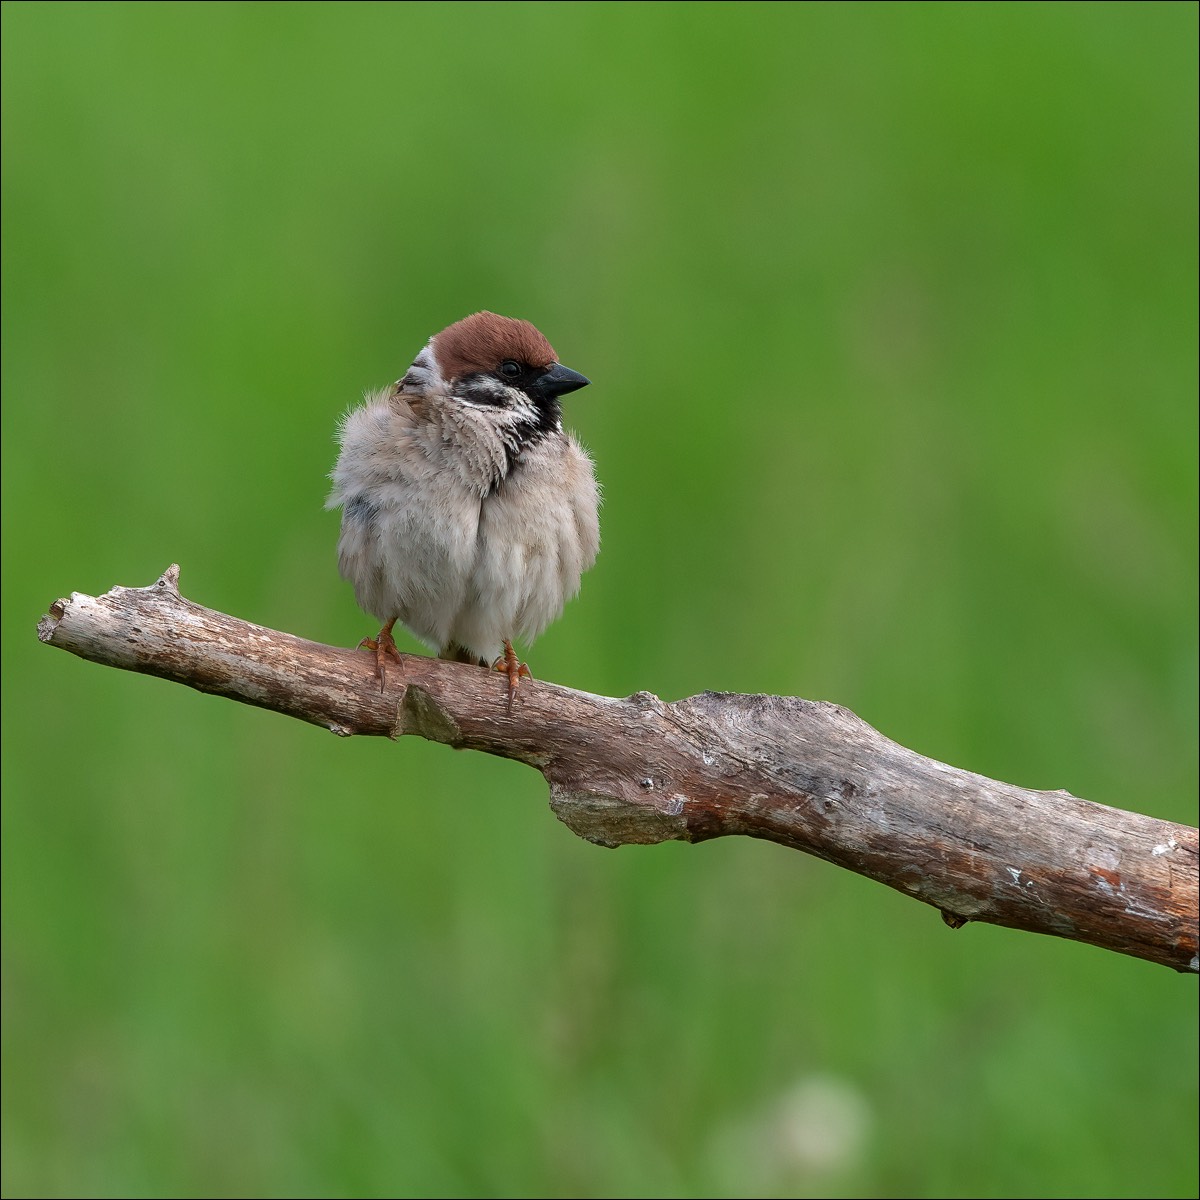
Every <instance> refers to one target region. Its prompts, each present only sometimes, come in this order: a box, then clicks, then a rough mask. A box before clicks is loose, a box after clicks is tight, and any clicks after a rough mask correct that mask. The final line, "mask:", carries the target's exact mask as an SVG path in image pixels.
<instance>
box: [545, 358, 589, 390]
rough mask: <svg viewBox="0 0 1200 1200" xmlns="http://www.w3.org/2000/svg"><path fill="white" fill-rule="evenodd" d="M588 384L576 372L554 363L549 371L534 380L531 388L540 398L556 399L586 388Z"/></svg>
mask: <svg viewBox="0 0 1200 1200" xmlns="http://www.w3.org/2000/svg"><path fill="white" fill-rule="evenodd" d="M588 383H589V380H588V379H586V378H585V377H584V376H583V375H580V373H579V372H578V371H572V370H571V368H570V367H564V366H563V365H562V363H555V364H554V366H552V367H551V368H550V370H548V371H547V372H546V373H545V374H544V375H541V376H539V377H538V378H537V380H535V382H534V385H533V386H534V387H535V388H536V389H537V391H538V392H539V393H540V394H541V395H542V396H547V397H558V396H565V395H566V394H567V393H568V392H574V391H577V390H578V389H579V388H581V387H587V385H588Z"/></svg>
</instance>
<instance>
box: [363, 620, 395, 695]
mask: <svg viewBox="0 0 1200 1200" xmlns="http://www.w3.org/2000/svg"><path fill="white" fill-rule="evenodd" d="M395 623H396V618H395V617H393V618H392V619H391V620H390V621H389V622H388V623H387V624H386V625H385V626H384V627H383V628H382V629H381V630H380V631H379V636H378V637H377V638H363V640H362V641H361V642H359V643H358V648H359V649H360V650H363V649H366V650H372V651H374V653H375V674H376V676H377V677H378V679H379V690H380V691H381V692H382V691H383V687H384V684H385V683H386V682H387V671H386V668H385V667H384V663H385V662H386V661H387V659H388V658H389V656H390V657H391V658H394V659H395V660H396V661H397V662H398V663H399V664H400V673H401V674H403V673H404V660H403V659H402V658H401V657H400V651H399V650H397V649H396V643H395V642H394V641H393V640H392V626H393V625H395Z"/></svg>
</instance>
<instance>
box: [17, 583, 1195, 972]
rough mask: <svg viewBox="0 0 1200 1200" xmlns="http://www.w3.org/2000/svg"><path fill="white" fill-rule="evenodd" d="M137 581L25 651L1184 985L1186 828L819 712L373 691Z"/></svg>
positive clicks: (435, 690)
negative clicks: (522, 787) (400, 743)
mask: <svg viewBox="0 0 1200 1200" xmlns="http://www.w3.org/2000/svg"><path fill="white" fill-rule="evenodd" d="M178 583H179V568H178V567H177V566H172V567H170V568H169V569H168V570H167V571H166V572H165V573H164V575H163V576H162V578H160V579H159V580H158V581H157V582H156V583H154V584H153V585H151V586H150V587H147V588H124V587H116V588H113V589H112V590H111V591H110V592H108V593H106V594H105V595H103V596H95V597H94V596H86V595H82V594H80V593H78V592H76V593H73V594H72V595H71V597H70V598H69V599H64V600H56V601H55V602H54V604H53V605H51V607H50V613H49V615H48V616H45V617H43V618H42V620H41V622H40V623H39V625H38V637H39V638H40V639H41V640H42V641H43V642H48V643H49V644H50V645H52V646H59V647H61V648H62V649H64V650H69V651H70V652H71V653H72V654H77V655H79V656H80V657H82V658H88V659H91V660H92V661H94V662H98V663H102V664H104V665H106V666H112V667H120V668H122V669H124V670H128V671H140V672H144V673H146V674H149V675H159V676H162V677H163V678H166V679H173V680H175V681H177V682H179V683H184V684H187V685H188V686H189V687H193V688H196V689H197V690H199V691H202V692H212V693H214V694H216V695H220V696H227V697H229V698H230V699H232V700H240V701H241V702H243V703H245V704H254V705H258V706H259V707H260V708H268V709H272V710H273V711H275V712H280V713H284V714H286V715H287V716H291V717H297V718H299V719H300V720H302V721H310V722H312V723H313V724H314V725H322V726H324V727H325V728H326V729H329V730H332V731H333V732H334V733H336V734H339V735H340V736H343V737H345V736H349V735H351V734H384V735H386V736H388V737H393V738H395V737H399V736H401V735H402V734H418V735H419V736H421V737H424V738H428V739H430V740H431V741H435V742H443V743H445V744H446V745H448V746H454V747H456V748H458V749H470V750H483V751H485V752H486V753H489V754H498V755H500V756H502V757H504V758H514V759H517V760H518V761H520V762H523V763H528V764H529V765H530V766H532V767H536V768H537V769H538V770H539V771H541V772H542V774H543V775H544V776H545V777H546V780H547V782H548V783H549V785H550V807H551V808H552V809H553V810H554V813H555V815H556V816H558V817H559V819H560V820H562V821H564V822H565V823H566V824H567V825H568V826H569V827H570V828H571V829H572V830H573V831H574V832H575V833H577V834H578V835H579V836H580V837H583V838H586V839H587V840H588V841H591V842H595V843H597V844H598V845H602V846H621V845H626V844H630V843H650V842H661V841H666V840H669V839H681V840H684V841H689V842H699V841H704V840H705V839H707V838H712V837H720V836H722V835H723V834H745V835H746V836H748V837H756V838H765V839H767V840H769V841H774V842H780V843H781V844H783V845H785V846H790V847H792V848H793V849H796V850H803V851H805V852H806V853H808V854H814V855H816V856H817V857H818V858H823V859H826V860H827V861H829V862H832V863H836V864H838V865H839V866H843V867H846V868H848V869H849V870H852V871H857V872H858V873H859V874H862V875H866V876H868V877H869V878H871V879H876V880H878V881H879V882H880V883H885V884H887V885H888V886H889V887H893V888H895V889H896V890H897V891H901V892H904V893H907V894H908V895H911V896H914V897H916V898H917V899H918V900H922V901H924V902H925V903H926V904H930V905H933V906H934V907H935V908H937V909H940V910H941V913H942V915H943V917H944V919H945V920H946V922H947V924H949V925H951V926H952V927H955V928H957V927H958V926H960V925H963V924H965V923H966V922H967V921H986V922H990V923H992V924H996V925H1007V926H1010V927H1012V928H1014V929H1027V930H1031V931H1033V932H1037V933H1047V934H1053V935H1055V936H1057V937H1064V938H1069V939H1072V940H1074V941H1080V942H1088V943H1090V944H1092V945H1095V946H1101V947H1103V948H1105V949H1108V950H1115V951H1117V952H1118V953H1121V954H1130V955H1133V956H1135V957H1137V958H1144V959H1147V960H1148V961H1150V962H1156V963H1162V964H1163V965H1165V966H1169V967H1173V968H1175V969H1176V970H1179V971H1189V972H1193V973H1195V972H1197V970H1198V966H1200V964H1198V961H1197V891H1198V888H1197V878H1198V877H1197V831H1196V830H1195V829H1192V828H1190V827H1188V826H1186V825H1176V824H1173V823H1171V822H1169V821H1160V820H1156V819H1154V818H1153V817H1145V816H1141V815H1139V814H1137V813H1131V812H1123V811H1121V810H1120V809H1115V808H1108V807H1106V806H1104V805H1101V804H1092V803H1089V802H1088V801H1086V800H1080V799H1078V798H1076V797H1075V796H1072V795H1070V794H1069V793H1068V792H1062V791H1059V792H1038V791H1029V790H1027V789H1025V788H1019V787H1015V786H1013V785H1012V784H1007V783H999V782H997V781H995V780H992V779H986V778H984V777H983V776H981V775H973V774H971V773H970V772H968V771H960V770H957V769H956V768H954V767H948V766H946V765H945V764H943V763H940V762H935V761H934V760H933V759H929V758H924V757H922V756H921V755H919V754H917V753H915V752H914V751H912V750H907V749H905V748H904V747H903V746H898V745H897V744H896V743H895V742H891V741H889V740H888V739H887V738H885V737H883V736H882V735H881V734H879V733H877V732H876V731H875V730H874V729H872V728H871V727H870V726H869V725H867V724H866V723H865V722H864V721H862V720H860V719H859V718H858V717H856V716H855V715H854V714H853V713H851V712H849V711H847V710H846V709H844V708H840V707H839V706H838V705H836V704H825V703H820V702H817V701H812V700H799V699H793V698H790V697H781V696H743V695H735V694H729V693H716V692H706V693H705V694H704V695H701V696H693V697H691V698H690V699H687V700H679V701H676V702H675V703H673V704H665V703H663V701H661V700H659V699H658V697H657V696H654V695H651V694H650V693H649V692H638V693H636V694H635V695H633V696H630V697H628V698H627V699H625V700H616V699H610V698H608V697H604V696H593V695H589V694H588V693H586V692H577V691H573V690H572V689H570V688H564V687H556V686H555V685H553V684H548V683H541V682H538V681H533V680H525V681H523V682H522V684H521V687H520V691H519V692H518V693H517V697H516V702H515V703H514V705H513V709H512V712H511V713H510V712H509V711H508V706H507V704H506V689H507V682H506V681H505V680H504V679H502V678H501V677H500V676H498V675H496V674H494V673H492V672H489V671H484V670H482V669H480V668H477V667H470V666H463V665H460V664H456V663H447V662H441V661H439V660H437V659H432V658H423V657H420V656H417V655H405V656H404V662H403V670H401V669H400V668H399V667H393V669H392V671H391V673H390V674H389V677H388V681H387V687H386V689H385V690H384V691H382V692H381V691H380V688H379V685H378V683H377V681H376V679H375V675H374V656H373V655H370V654H368V653H365V652H362V651H356V650H343V649H337V648H335V647H332V646H322V645H320V644H318V643H315V642H309V641H305V640H303V639H302V638H298V637H293V636H292V635H291V634H287V633H278V632H276V631H275V630H272V629H265V628H263V627H262V626H259V625H251V624H249V623H248V622H246V621H240V620H238V619H237V618H235V617H230V616H226V615H225V614H223V613H218V612H214V611H212V610H210V609H207V608H202V607H201V606H200V605H198V604H194V603H192V602H191V601H190V600H186V599H184V598H183V597H182V596H181V595H180V594H179V587H178Z"/></svg>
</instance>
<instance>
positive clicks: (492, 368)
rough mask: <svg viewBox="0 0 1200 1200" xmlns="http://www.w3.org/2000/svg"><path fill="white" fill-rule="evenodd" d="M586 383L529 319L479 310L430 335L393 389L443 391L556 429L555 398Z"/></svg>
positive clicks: (414, 392)
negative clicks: (560, 357)
mask: <svg viewBox="0 0 1200 1200" xmlns="http://www.w3.org/2000/svg"><path fill="white" fill-rule="evenodd" d="M587 382H588V381H587V379H585V378H584V376H582V375H580V374H579V372H578V371H572V370H571V368H570V367H564V366H563V365H562V363H560V362H559V361H558V355H556V354H555V353H554V347H553V346H551V345H550V343H549V342H548V341H547V340H546V339H545V337H543V336H542V334H541V333H540V332H539V330H538V329H537V328H536V327H535V326H534V325H531V324H530V323H529V322H528V321H519V320H516V319H514V318H513V317H501V316H498V315H497V314H496V313H491V312H477V313H472V314H471V316H469V317H464V318H463V319H462V320H461V321H456V322H455V323H454V324H453V325H450V326H448V327H447V328H445V329H443V330H442V331H441V333H438V334H435V335H434V336H433V337H432V338H430V339H429V342H428V343H427V344H426V346H425V347H424V349H423V350H422V351H421V353H420V354H418V355H417V357H416V358H415V359H414V360H413V364H412V366H411V367H409V369H408V371H407V372H406V373H405V375H404V377H403V378H402V379H400V380H399V381H398V382H397V384H396V388H397V390H398V391H399V392H401V393H402V394H404V395H408V396H413V397H417V396H423V395H429V394H431V393H434V392H441V393H442V394H444V395H448V396H453V397H454V398H455V399H456V400H459V401H461V402H462V403H464V404H467V405H471V406H476V407H482V408H494V409H503V410H507V411H509V412H514V413H524V412H527V413H529V415H530V416H532V417H535V418H536V422H537V424H538V425H540V426H542V427H543V428H557V427H558V426H559V418H560V410H559V397H560V396H564V395H566V394H567V393H568V392H573V391H575V390H576V389H577V388H581V387H584V386H585V385H586V384H587Z"/></svg>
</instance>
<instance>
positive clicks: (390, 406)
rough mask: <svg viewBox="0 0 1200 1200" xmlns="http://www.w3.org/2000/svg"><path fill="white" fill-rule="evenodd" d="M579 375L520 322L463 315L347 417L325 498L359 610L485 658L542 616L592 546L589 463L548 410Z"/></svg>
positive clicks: (594, 521) (553, 608) (595, 527)
mask: <svg viewBox="0 0 1200 1200" xmlns="http://www.w3.org/2000/svg"><path fill="white" fill-rule="evenodd" d="M514 367H515V368H517V370H514ZM586 382H587V381H586V380H584V379H583V377H582V376H579V375H575V373H574V372H572V371H569V370H567V369H566V368H563V367H561V366H560V365H559V364H558V362H557V359H556V356H555V355H554V351H553V350H552V349H551V347H550V345H549V343H548V342H546V340H545V338H543V337H542V336H541V334H540V333H538V332H537V330H536V329H534V327H533V326H532V325H529V324H528V323H527V322H524V321H513V320H510V319H509V318H506V317H498V316H496V315H495V314H492V313H476V314H475V315H474V316H472V317H467V318H465V320H463V321H460V322H458V323H457V324H456V325H452V326H450V327H449V329H446V330H443V331H442V333H440V334H438V335H436V336H435V337H434V338H432V339H431V340H430V342H429V343H428V345H426V346H425V348H424V349H423V350H422V351H421V353H420V354H419V355H418V356H417V358H416V359H415V360H414V362H413V365H412V366H411V367H410V368H409V370H408V372H407V373H406V374H405V376H404V377H403V378H402V379H401V380H400V381H399V382H397V383H396V384H394V385H393V386H392V387H391V388H388V389H385V390H383V391H379V392H376V393H374V394H369V395H368V396H367V397H366V403H365V404H364V405H363V406H362V407H361V408H358V409H355V410H354V411H352V412H350V413H348V414H347V415H346V417H345V419H344V420H343V422H342V426H341V430H340V442H341V452H340V454H339V457H338V461H337V466H336V467H335V468H334V471H333V473H332V479H333V491H332V493H331V495H330V497H329V501H328V505H327V507H330V508H336V507H341V508H342V510H343V514H342V529H341V538H340V540H339V543H338V566H339V569H340V571H341V574H342V576H343V578H345V579H347V580H348V581H349V582H351V583H352V584H353V585H354V592H355V596H356V598H357V600H358V603H359V605H360V607H361V608H363V609H364V610H365V611H366V612H368V613H371V614H372V615H374V616H375V617H377V618H378V619H379V620H380V621H381V622H384V623H385V628H386V629H390V623H391V622H392V621H395V620H399V621H401V622H402V623H403V624H404V625H405V626H407V628H408V629H410V630H411V631H412V633H413V634H414V635H416V637H418V638H420V639H421V641H423V642H425V643H426V644H427V645H428V646H430V647H431V648H433V649H434V650H436V651H438V653H439V654H441V655H442V657H446V658H462V659H474V660H475V661H478V662H481V663H485V664H486V663H491V662H493V661H494V660H496V659H498V658H499V657H501V655H502V653H503V652H504V651H505V650H507V649H509V647H508V646H507V645H506V643H509V642H511V641H512V640H513V639H514V638H516V639H520V640H521V641H523V642H525V643H528V642H530V641H532V640H533V639H534V638H535V637H537V635H538V634H539V633H541V632H542V630H544V629H545V628H546V626H547V625H549V624H550V623H551V622H552V621H553V620H555V618H557V617H558V616H559V615H560V613H561V612H562V609H563V606H564V604H565V603H566V602H567V601H568V600H569V599H570V598H571V597H572V596H574V595H575V593H576V592H577V591H578V590H579V582H580V577H581V576H582V574H583V572H584V571H586V570H587V569H588V567H590V566H591V565H592V563H593V562H594V560H595V558H596V554H597V551H598V550H599V545H600V529H599V521H598V516H597V510H598V507H599V493H598V489H597V486H596V480H595V476H594V474H593V471H592V463H591V460H590V459H589V458H588V456H587V455H586V454H585V453H584V451H583V450H582V449H581V448H580V446H579V444H578V442H576V441H575V439H574V438H573V437H572V436H571V435H570V434H568V433H566V432H564V431H563V428H562V424H561V419H560V414H559V404H558V396H559V395H560V394H562V393H564V392H566V391H571V390H574V389H575V388H577V387H581V386H583V384H584V383H586ZM510 677H511V676H510Z"/></svg>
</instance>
